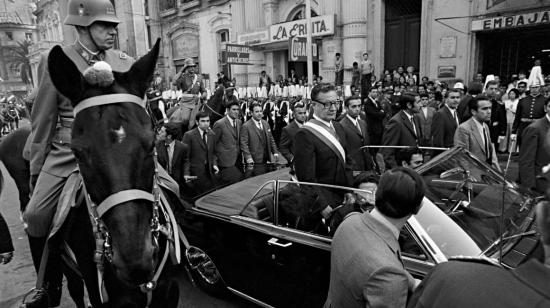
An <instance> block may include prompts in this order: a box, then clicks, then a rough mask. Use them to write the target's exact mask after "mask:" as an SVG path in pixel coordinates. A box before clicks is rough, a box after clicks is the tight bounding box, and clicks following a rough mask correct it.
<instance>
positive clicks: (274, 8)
mask: <svg viewBox="0 0 550 308" xmlns="http://www.w3.org/2000/svg"><path fill="white" fill-rule="evenodd" d="M263 11H264V16H265V28H264V29H267V28H269V26H270V25H272V24H276V23H279V22H280V21H281V20H280V19H279V1H277V0H263ZM275 53H276V52H275V51H266V52H264V63H265V65H264V67H263V70H265V71H266V72H267V74H268V75H269V76H271V79H272V80H273V81H274V80H275V78H276V77H277V76H276V74H277V75H278V74H283V73H284V72H281V70H280V69H279V67H278V65H279V62H278V61H277V56H276V55H275ZM251 78H252V77H251ZM251 80H252V79H251ZM257 82H259V81H257Z"/></svg>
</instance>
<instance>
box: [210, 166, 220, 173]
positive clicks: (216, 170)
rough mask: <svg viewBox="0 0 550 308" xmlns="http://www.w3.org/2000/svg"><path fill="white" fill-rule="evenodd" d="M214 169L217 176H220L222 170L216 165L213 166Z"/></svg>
mask: <svg viewBox="0 0 550 308" xmlns="http://www.w3.org/2000/svg"><path fill="white" fill-rule="evenodd" d="M212 169H214V173H215V174H218V172H220V168H218V166H216V165H214V166H212Z"/></svg>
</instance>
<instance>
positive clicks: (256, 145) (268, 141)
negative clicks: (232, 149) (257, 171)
mask: <svg viewBox="0 0 550 308" xmlns="http://www.w3.org/2000/svg"><path fill="white" fill-rule="evenodd" d="M250 111H251V112H252V118H251V119H250V120H248V121H246V123H244V124H243V127H242V129H241V151H242V153H243V156H244V160H245V162H246V164H247V165H248V166H250V165H265V164H266V163H267V162H277V160H278V158H279V153H278V151H277V145H276V144H275V139H273V135H272V134H271V129H270V128H269V124H268V123H267V122H266V121H265V120H263V119H262V116H263V110H262V105H261V104H258V103H253V104H252V105H251V106H250ZM271 154H273V157H274V158H273V159H271ZM256 167H257V166H256Z"/></svg>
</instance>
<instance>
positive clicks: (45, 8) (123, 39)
mask: <svg viewBox="0 0 550 308" xmlns="http://www.w3.org/2000/svg"><path fill="white" fill-rule="evenodd" d="M29 2H30V1H29ZM111 2H112V3H113V5H114V7H115V12H116V15H117V17H118V18H119V19H120V20H122V23H121V24H119V26H118V28H117V29H118V35H117V41H116V44H115V48H116V49H119V50H122V51H124V52H125V53H127V54H128V55H130V56H132V57H134V58H137V57H140V56H143V55H144V54H146V53H147V51H149V48H150V46H149V41H148V36H147V25H146V21H145V20H146V10H145V3H144V2H143V0H116V1H115V0H111ZM68 3H69V0H38V1H35V3H34V4H33V14H34V18H35V20H36V28H37V38H36V42H35V43H34V44H33V45H32V46H31V48H30V62H31V68H32V73H33V76H34V77H36V73H37V69H38V62H39V61H40V56H41V54H43V53H45V52H47V51H48V50H50V48H52V47H53V46H55V45H68V44H72V43H74V42H75V41H76V39H77V34H76V30H75V28H74V27H73V26H67V25H65V24H63V22H64V21H65V17H67V6H68ZM34 81H35V85H36V78H34Z"/></svg>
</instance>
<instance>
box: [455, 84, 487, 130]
mask: <svg viewBox="0 0 550 308" xmlns="http://www.w3.org/2000/svg"><path fill="white" fill-rule="evenodd" d="M481 92H483V84H481V83H479V82H476V81H474V82H470V84H468V94H467V95H464V97H462V99H461V100H460V103H458V107H457V108H456V110H457V111H458V120H459V121H460V123H464V122H466V121H467V120H468V119H470V117H472V114H471V113H470V109H468V102H469V101H471V100H472V99H474V97H476V96H478V95H479V94H481Z"/></svg>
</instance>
